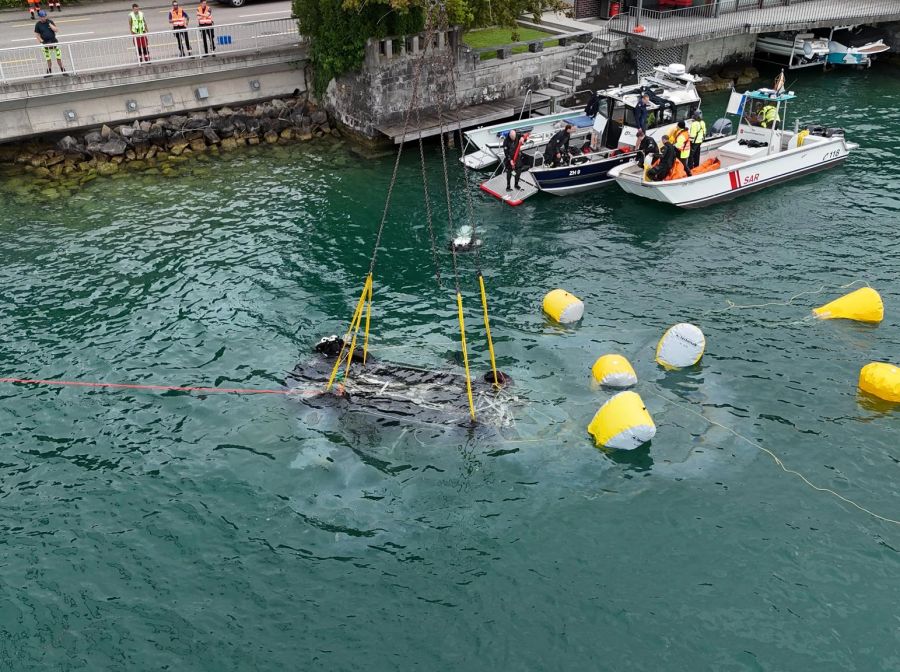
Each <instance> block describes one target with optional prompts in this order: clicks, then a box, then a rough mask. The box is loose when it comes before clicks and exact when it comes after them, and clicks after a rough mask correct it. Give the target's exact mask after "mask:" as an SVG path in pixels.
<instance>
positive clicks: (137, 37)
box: [128, 3, 150, 63]
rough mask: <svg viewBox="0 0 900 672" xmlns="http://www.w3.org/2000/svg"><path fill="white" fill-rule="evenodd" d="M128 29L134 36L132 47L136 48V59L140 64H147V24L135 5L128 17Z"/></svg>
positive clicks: (148, 54)
mask: <svg viewBox="0 0 900 672" xmlns="http://www.w3.org/2000/svg"><path fill="white" fill-rule="evenodd" d="M128 29H129V30H130V31H131V34H132V35H134V46H135V47H137V53H138V59H139V60H140V61H141V63H149V62H150V44H149V42H148V39H149V38H148V37H147V32H148V31H147V22H146V21H145V20H144V13H143V12H142V11H141V8H140V7H138V4H137V3H134V4H133V5H132V6H131V14H129V15H128Z"/></svg>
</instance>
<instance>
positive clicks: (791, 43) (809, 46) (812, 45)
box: [756, 33, 830, 66]
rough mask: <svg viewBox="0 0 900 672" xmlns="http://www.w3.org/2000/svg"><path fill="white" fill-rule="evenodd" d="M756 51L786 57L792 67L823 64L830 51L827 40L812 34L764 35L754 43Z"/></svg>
mask: <svg viewBox="0 0 900 672" xmlns="http://www.w3.org/2000/svg"><path fill="white" fill-rule="evenodd" d="M756 51H760V52H763V53H766V54H774V55H776V56H787V57H788V58H789V59H791V60H790V63H791V65H792V66H796V65H812V64H814V63H824V62H825V59H826V58H827V57H828V53H829V51H830V49H829V46H828V39H827V38H824V37H816V36H815V35H813V34H812V33H798V34H796V35H792V34H790V33H778V34H775V35H764V36H762V37H760V38H759V39H758V40H757V41H756Z"/></svg>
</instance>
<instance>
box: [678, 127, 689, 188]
mask: <svg viewBox="0 0 900 672" xmlns="http://www.w3.org/2000/svg"><path fill="white" fill-rule="evenodd" d="M675 149H677V150H678V158H679V159H681V163H682V165H684V172H686V173H687V174H688V175H690V174H691V168H690V166H689V163H690V158H691V136H690V133H689V132H688V130H687V124H685V123H684V119H682V120H681V121H679V122H678V133H676V135H675Z"/></svg>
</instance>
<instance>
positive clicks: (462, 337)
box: [456, 291, 475, 422]
mask: <svg viewBox="0 0 900 672" xmlns="http://www.w3.org/2000/svg"><path fill="white" fill-rule="evenodd" d="M456 308H457V311H458V312H459V338H460V342H461V343H462V355H463V365H465V367H466V394H468V395H469V415H471V416H472V421H473V422H474V421H475V401H474V400H473V399H472V377H471V376H470V375H469V353H468V352H467V351H466V322H465V320H464V319H463V308H462V294H460V293H459V291H457V292H456Z"/></svg>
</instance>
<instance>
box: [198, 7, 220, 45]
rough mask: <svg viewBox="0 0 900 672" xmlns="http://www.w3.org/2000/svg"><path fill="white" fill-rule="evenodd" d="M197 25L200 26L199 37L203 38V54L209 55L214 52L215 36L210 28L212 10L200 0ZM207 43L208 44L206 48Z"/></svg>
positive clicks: (211, 24)
mask: <svg viewBox="0 0 900 672" xmlns="http://www.w3.org/2000/svg"><path fill="white" fill-rule="evenodd" d="M197 25H198V26H200V35H201V36H202V37H203V53H204V54H209V52H210V51H215V50H216V34H215V32H213V28H212V26H213V18H212V9H210V7H209V5H207V4H206V0H200V6H199V7H197ZM207 42H209V46H208V47H207V44H206V43H207ZM213 56H215V54H213Z"/></svg>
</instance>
